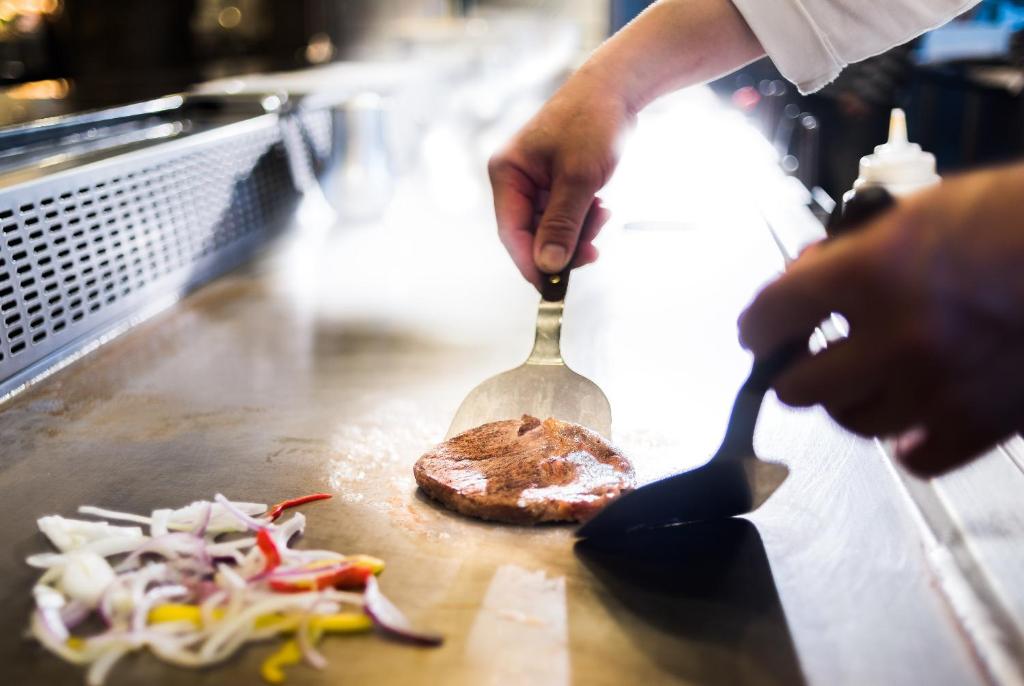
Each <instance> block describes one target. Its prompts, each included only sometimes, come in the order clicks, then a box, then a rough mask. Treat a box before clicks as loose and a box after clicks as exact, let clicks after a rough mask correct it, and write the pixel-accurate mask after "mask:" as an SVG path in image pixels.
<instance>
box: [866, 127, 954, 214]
mask: <svg viewBox="0 0 1024 686" xmlns="http://www.w3.org/2000/svg"><path fill="white" fill-rule="evenodd" d="M941 180H942V179H941V178H940V177H939V175H938V174H937V173H936V172H935V156H934V155H932V154H931V153H928V152H925V151H923V150H921V146H920V145H918V144H917V143H911V142H910V141H909V140H907V116H906V115H905V114H904V113H903V110H900V109H895V110H893V111H892V118H891V119H890V121H889V142H888V143H885V144H884V145H879V146H878V147H877V148H875V152H874V154H873V155H867V156H866V157H862V158H861V160H860V177H859V178H858V179H857V182H856V183H854V184H853V188H854V190H861V189H862V188H866V187H869V186H882V187H884V188H885V189H886V190H888V191H889V192H890V193H892V194H893V195H897V196H900V195H909V194H911V193H914V192H916V191H919V190H922V189H924V188H928V187H929V186H934V185H935V184H937V183H939V182H940V181H941Z"/></svg>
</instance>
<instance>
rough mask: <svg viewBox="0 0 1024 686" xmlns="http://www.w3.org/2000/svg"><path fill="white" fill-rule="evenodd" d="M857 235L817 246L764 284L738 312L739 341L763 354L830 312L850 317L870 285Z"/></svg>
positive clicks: (806, 332)
mask: <svg viewBox="0 0 1024 686" xmlns="http://www.w3.org/2000/svg"><path fill="white" fill-rule="evenodd" d="M861 238H862V237H861V236H859V235H858V236H851V237H849V238H843V239H841V240H837V241H836V242H835V243H830V244H828V245H824V246H822V247H821V248H819V249H818V250H816V251H814V252H812V253H810V254H807V255H805V256H804V257H802V258H801V259H800V260H798V261H797V262H795V263H794V264H793V265H792V267H791V268H790V270H789V271H787V272H786V273H785V274H783V275H782V276H781V277H779V278H778V279H777V280H776V281H774V282H773V283H771V284H769V285H768V286H766V287H765V288H764V289H763V290H762V291H761V292H760V293H759V294H758V295H757V297H756V298H755V299H754V302H753V303H751V305H750V306H749V307H748V308H747V309H746V311H745V312H744V313H743V314H742V315H741V316H740V320H739V329H740V342H741V343H742V344H743V346H744V347H745V348H747V349H749V350H751V351H753V352H754V354H755V355H758V356H763V355H767V354H769V353H771V352H773V351H774V350H776V349H778V348H779V347H780V346H782V345H784V344H785V343H787V342H789V341H792V340H796V339H798V338H804V337H810V334H811V332H812V331H813V330H814V327H815V326H817V325H818V323H819V322H821V321H822V320H823V319H825V318H826V317H828V316H829V315H830V314H831V313H833V312H839V313H840V314H842V315H844V316H845V317H846V318H847V319H848V320H850V321H851V323H853V322H854V320H856V319H857V315H859V313H860V311H861V310H862V307H861V303H862V302H864V300H865V299H867V294H868V292H869V291H870V290H871V283H870V280H871V277H870V270H869V269H868V268H867V267H866V258H865V251H864V249H863V248H862V246H861V244H860V243H861Z"/></svg>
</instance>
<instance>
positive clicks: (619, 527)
mask: <svg viewBox="0 0 1024 686" xmlns="http://www.w3.org/2000/svg"><path fill="white" fill-rule="evenodd" d="M893 202H894V200H893V198H892V196H891V195H890V194H889V193H888V192H886V191H885V190H884V189H881V188H871V189H867V190H865V191H863V192H861V193H859V194H858V195H857V196H856V197H854V198H853V200H851V201H850V202H849V203H848V204H847V206H846V208H845V211H844V213H843V216H842V217H841V218H837V219H835V220H834V221H832V222H830V224H829V227H828V235H829V239H831V238H833V237H836V236H839V235H842V234H843V233H847V232H849V231H852V230H856V229H857V228H858V227H860V226H862V225H863V224H864V223H865V222H867V221H868V220H869V219H870V218H872V217H874V216H876V215H878V214H880V213H881V212H883V211H885V210H886V209H888V208H889V207H890V206H892V204H893ZM810 334H811V332H808V335H807V337H805V338H803V339H801V340H797V341H792V342H790V343H788V344H786V345H783V346H782V347H781V348H779V349H778V350H777V351H776V352H775V353H773V354H772V355H771V356H769V357H767V358H764V359H758V360H755V361H754V365H753V367H752V368H751V370H750V375H749V376H748V377H747V380H746V381H745V382H744V384H743V386H742V387H741V388H740V390H739V393H738V394H737V395H736V401H735V403H734V404H733V408H732V413H731V414H730V416H729V424H728V426H727V428H726V432H725V438H724V439H723V440H722V445H721V447H719V449H718V451H717V452H716V453H715V455H714V456H713V457H712V458H711V460H709V461H708V463H707V464H705V465H704V466H703V467H699V468H697V469H694V470H691V471H688V472H684V473H682V474H677V475H676V476H672V477H669V478H667V479H662V480H661V481H656V482H654V483H652V484H648V485H646V486H643V487H642V488H639V489H637V490H636V491H633V492H632V493H629V494H627V495H625V496H623V497H622V498H620V499H618V500H616V501H615V502H613V503H612V504H611V505H609V506H608V507H606V508H605V509H604V510H602V511H601V512H600V513H599V514H598V515H597V516H596V517H594V518H593V519H592V520H590V521H589V522H587V523H586V524H584V525H583V526H582V527H580V529H579V530H578V531H577V536H579V537H581V538H586V537H594V536H606V535H621V534H625V533H629V532H630V531H634V530H638V529H646V528H652V527H658V526H667V525H671V524H681V523H686V522H695V521H703V520H710V519H721V518H726V517H733V516H736V515H740V514H745V513H747V512H751V511H753V510H755V509H757V508H758V507H760V506H761V504H762V503H763V502H764V501H766V500H767V499H768V498H769V497H771V495H772V494H773V493H775V491H776V490H777V489H778V488H779V486H780V485H781V484H782V482H783V481H785V480H786V477H787V476H788V475H789V468H788V467H786V466H785V465H782V464H778V463H774V462H767V461H764V460H761V459H759V458H758V457H757V455H756V454H755V452H754V429H755V427H756V426H757V417H758V414H759V413H760V410H761V403H762V401H763V400H764V395H765V393H767V392H768V389H769V388H771V385H772V383H773V381H774V380H775V379H776V378H777V377H778V376H779V375H780V374H781V373H782V372H784V371H785V370H786V369H788V368H789V367H790V366H791V365H792V364H793V363H794V362H795V361H797V360H798V359H799V358H800V357H802V356H803V355H805V354H807V352H808V346H807V344H808V339H809V338H810Z"/></svg>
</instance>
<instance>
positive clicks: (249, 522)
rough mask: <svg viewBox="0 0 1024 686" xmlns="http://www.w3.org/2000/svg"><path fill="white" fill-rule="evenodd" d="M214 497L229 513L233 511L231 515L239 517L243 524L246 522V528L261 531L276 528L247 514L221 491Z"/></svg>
mask: <svg viewBox="0 0 1024 686" xmlns="http://www.w3.org/2000/svg"><path fill="white" fill-rule="evenodd" d="M213 499H214V500H215V501H217V504H218V505H220V506H221V507H223V508H224V509H225V510H227V511H228V512H229V513H231V515H232V516H233V517H234V518H235V519H237V520H238V521H239V522H241V523H242V524H245V526H246V528H247V529H249V530H251V531H259V530H260V529H273V528H274V525H273V524H267V523H266V522H261V521H258V520H256V519H255V518H253V517H251V516H249V515H247V514H246V513H244V512H242V510H240V509H239V508H238V507H236V506H235V504H234V503H233V502H231V501H230V500H228V499H227V498H225V497H224V495H223V494H221V493H218V494H217V495H215V496H213Z"/></svg>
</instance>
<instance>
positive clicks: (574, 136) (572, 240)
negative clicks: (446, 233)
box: [490, 0, 764, 287]
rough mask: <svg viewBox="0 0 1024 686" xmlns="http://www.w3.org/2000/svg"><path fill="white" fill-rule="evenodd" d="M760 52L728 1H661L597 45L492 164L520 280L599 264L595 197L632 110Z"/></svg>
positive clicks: (603, 217)
mask: <svg viewBox="0 0 1024 686" xmlns="http://www.w3.org/2000/svg"><path fill="white" fill-rule="evenodd" d="M763 54H764V49H763V48H762V47H761V44H760V43H759V42H758V40H757V37H756V36H754V34H753V32H752V31H751V30H750V27H749V26H747V23H746V21H745V20H744V19H743V16H742V15H741V14H740V13H739V11H738V10H737V9H736V6H735V5H733V3H732V0H657V1H656V2H654V3H653V4H652V5H651V6H650V7H649V8H648V9H647V10H645V11H644V12H643V13H642V14H641V15H640V16H639V17H637V18H636V19H635V20H633V21H632V22H630V23H629V25H628V26H626V27H625V28H624V29H622V30H621V31H619V32H618V33H616V34H615V35H614V36H613V37H612V38H610V39H609V40H608V41H606V42H605V44H604V45H602V46H601V47H600V48H598V50H596V51H595V52H594V54H593V55H592V56H591V57H590V59H588V60H587V62H586V64H584V65H583V66H582V67H581V68H580V70H579V71H578V72H576V74H574V75H573V76H572V78H570V79H569V80H568V81H567V82H566V83H565V85H564V86H563V87H562V88H561V89H560V90H559V91H558V93H556V94H555V96H554V97H553V98H552V99H551V100H550V101H549V102H548V103H547V105H545V106H544V108H543V109H542V110H541V111H540V113H539V114H537V116H536V117H534V118H533V120H531V121H530V122H529V123H528V124H527V125H526V127H525V128H524V129H523V130H522V131H521V132H520V133H519V134H518V135H517V136H516V137H515V139H514V140H513V141H512V142H511V143H510V144H509V145H508V147H506V148H505V150H504V151H502V152H500V153H498V154H497V155H495V156H494V158H493V159H492V160H491V164H490V174H491V185H492V186H493V188H494V209H495V211H496V213H497V218H498V232H499V234H500V235H501V240H502V242H503V243H504V244H505V247H506V248H508V251H509V253H510V254H511V255H512V259H513V260H514V261H515V263H516V266H518V267H519V271H521V272H522V273H523V276H525V277H526V278H527V280H529V281H531V282H533V284H534V285H537V286H538V287H539V285H540V282H541V279H542V276H541V275H542V273H549V274H551V273H557V272H560V271H562V269H564V268H565V266H566V265H567V264H568V263H569V261H570V260H571V259H573V253H574V251H575V254H576V258H575V261H574V264H575V265H577V266H578V265H582V264H587V263H589V262H593V261H594V260H596V259H597V250H596V249H595V248H594V246H593V245H592V244H591V242H592V241H593V240H594V237H595V236H596V235H597V232H598V231H599V230H600V229H601V226H602V225H603V224H604V223H605V222H606V221H607V220H608V213H607V212H606V211H605V210H604V209H603V208H602V207H601V205H600V202H599V201H598V200H597V197H596V195H595V194H596V193H597V192H598V190H600V188H601V187H602V186H604V184H605V183H607V182H608V179H609V178H610V177H611V175H612V171H613V170H614V169H615V165H616V164H617V162H618V159H619V148H620V145H621V142H622V138H623V134H624V133H625V132H626V131H628V130H629V128H630V127H631V126H632V125H633V122H634V120H635V118H636V115H635V113H636V112H639V111H640V110H641V109H643V108H644V107H645V106H646V105H647V104H648V103H650V102H651V101H653V100H654V99H655V98H657V97H658V96H660V95H662V94H664V93H668V92H670V91H673V90H676V89H678V88H682V87H684V86H689V85H692V84H694V83H700V82H702V81H706V80H709V79H712V78H716V77H718V76H721V75H723V74H725V73H728V72H730V71H732V70H734V69H735V68H736V67H739V66H740V65H743V64H746V63H748V62H751V61H753V60H754V59H756V58H758V57H760V56H762V55H763ZM577 245H578V246H579V247H578V248H577Z"/></svg>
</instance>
